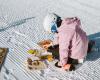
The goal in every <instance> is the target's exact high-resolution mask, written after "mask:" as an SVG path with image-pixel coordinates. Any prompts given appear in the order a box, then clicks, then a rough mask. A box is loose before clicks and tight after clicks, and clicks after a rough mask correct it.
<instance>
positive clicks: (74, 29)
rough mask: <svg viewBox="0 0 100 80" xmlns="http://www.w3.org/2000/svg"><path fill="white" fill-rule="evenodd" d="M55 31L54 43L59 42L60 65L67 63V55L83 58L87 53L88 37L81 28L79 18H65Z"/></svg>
mask: <svg viewBox="0 0 100 80" xmlns="http://www.w3.org/2000/svg"><path fill="white" fill-rule="evenodd" d="M57 31H58V33H56V39H55V40H54V44H59V56H60V65H61V66H64V65H65V64H67V60H68V57H70V58H72V59H78V60H79V61H80V60H84V58H85V57H86V55H87V49H88V38H87V36H86V33H85V32H84V31H83V30H82V29H81V23H80V20H79V19H77V18H66V19H64V20H63V21H62V23H61V26H60V27H59V28H58V29H57Z"/></svg>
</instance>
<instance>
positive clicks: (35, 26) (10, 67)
mask: <svg viewBox="0 0 100 80" xmlns="http://www.w3.org/2000/svg"><path fill="white" fill-rule="evenodd" d="M99 4H100V1H99V0H86V1H85V0H9V1H8V0H0V47H8V48H9V53H8V55H7V58H6V62H5V65H4V66H5V67H3V68H2V71H1V73H0V80H8V79H7V78H8V77H10V80H100V52H97V51H94V52H92V53H91V54H90V55H87V59H86V62H85V63H84V64H83V65H82V66H81V67H80V68H79V69H77V70H76V71H72V72H65V71H61V70H58V69H57V68H56V67H54V63H55V61H54V62H52V63H49V68H48V69H46V70H41V71H29V70H27V69H26V68H25V65H24V62H25V60H26V59H27V56H29V55H28V54H27V50H28V49H31V48H40V47H39V46H38V45H37V44H36V43H37V42H39V41H41V40H43V39H53V35H52V34H45V32H44V30H43V25H42V22H43V19H44V16H45V15H46V14H47V13H48V12H55V13H57V14H58V15H60V16H61V17H62V18H66V17H74V16H77V17H79V18H80V19H81V22H82V28H83V29H84V30H85V31H86V33H87V34H88V37H89V39H92V40H95V41H96V47H97V48H98V47H100V27H99V26H100V5H99ZM7 71H8V73H7ZM7 74H9V75H7Z"/></svg>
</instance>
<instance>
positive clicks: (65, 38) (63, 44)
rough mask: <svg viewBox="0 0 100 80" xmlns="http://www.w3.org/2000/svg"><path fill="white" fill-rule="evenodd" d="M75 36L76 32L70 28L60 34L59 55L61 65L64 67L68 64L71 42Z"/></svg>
mask: <svg viewBox="0 0 100 80" xmlns="http://www.w3.org/2000/svg"><path fill="white" fill-rule="evenodd" d="M73 34H74V30H73V29H70V28H68V29H66V30H64V31H61V32H59V55H60V64H61V65H62V66H64V65H65V64H66V63H67V60H68V55H69V53H68V52H69V46H70V41H71V39H72V37H73Z"/></svg>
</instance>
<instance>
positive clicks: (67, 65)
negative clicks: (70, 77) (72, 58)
mask: <svg viewBox="0 0 100 80" xmlns="http://www.w3.org/2000/svg"><path fill="white" fill-rule="evenodd" d="M70 67H71V64H66V65H64V66H63V68H64V69H65V70H69V69H70Z"/></svg>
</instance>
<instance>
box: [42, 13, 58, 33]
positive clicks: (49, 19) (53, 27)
mask: <svg viewBox="0 0 100 80" xmlns="http://www.w3.org/2000/svg"><path fill="white" fill-rule="evenodd" d="M58 18H60V17H59V16H58V15H57V14H55V13H49V14H47V16H46V17H45V19H44V22H43V26H44V29H45V31H47V32H49V33H51V32H56V31H57V24H56V22H57V19H58Z"/></svg>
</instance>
